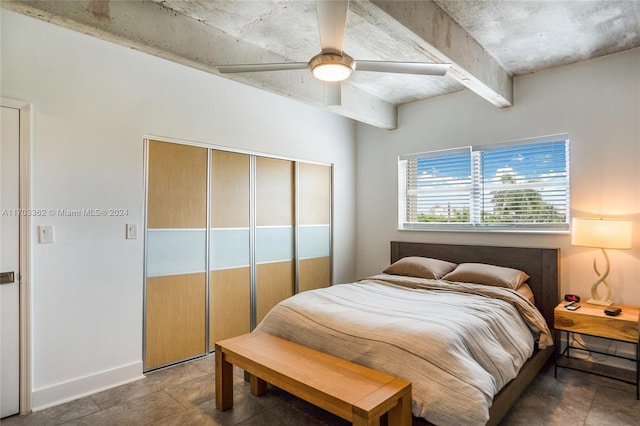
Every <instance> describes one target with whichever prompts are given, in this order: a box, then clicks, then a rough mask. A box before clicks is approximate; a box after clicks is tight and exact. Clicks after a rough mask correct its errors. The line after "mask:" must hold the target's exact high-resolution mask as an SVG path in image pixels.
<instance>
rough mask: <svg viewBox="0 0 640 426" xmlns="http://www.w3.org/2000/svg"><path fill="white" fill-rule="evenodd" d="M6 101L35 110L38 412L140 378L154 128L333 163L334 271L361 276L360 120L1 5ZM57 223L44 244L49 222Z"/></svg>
mask: <svg viewBox="0 0 640 426" xmlns="http://www.w3.org/2000/svg"><path fill="white" fill-rule="evenodd" d="M0 14H1V31H2V32H1V37H2V38H1V43H2V45H1V47H2V48H1V50H2V52H1V53H2V62H1V66H2V69H1V71H2V73H1V74H2V76H1V86H0V89H1V91H0V95H1V96H3V97H9V98H15V99H20V100H25V101H29V102H31V103H32V108H33V119H32V120H33V121H32V124H33V128H32V132H33V140H32V179H33V180H32V188H31V190H32V207H34V208H42V209H89V208H92V209H96V208H106V209H109V208H118V209H127V210H128V215H127V216H125V217H59V216H55V217H54V216H48V217H45V218H38V219H34V220H33V221H32V223H31V225H32V229H33V230H34V233H33V234H34V241H32V242H31V244H32V259H31V261H32V269H33V271H32V278H33V280H32V283H31V288H32V297H33V299H32V333H33V341H32V351H33V365H32V374H33V407H34V408H35V409H38V408H43V407H45V406H48V405H51V404H54V403H57V402H61V401H63V400H66V399H70V398H73V397H77V396H80V395H82V394H85V393H91V392H94V391H96V390H97V389H99V388H103V387H109V386H113V385H114V384H117V383H119V382H124V381H127V380H131V379H134V378H136V377H139V376H140V374H141V373H142V316H143V315H142V309H143V301H142V294H143V239H142V238H141V237H142V232H140V238H138V239H137V240H126V239H125V224H126V223H136V224H137V225H138V227H139V229H140V231H142V227H143V223H144V219H143V218H144V200H143V190H144V188H143V183H144V181H143V163H144V160H143V135H145V134H152V135H159V136H163V137H170V138H179V139H186V140H192V141H197V142H203V143H209V144H214V145H217V146H227V147H234V148H238V149H245V150H250V151H254V152H258V153H267V154H274V155H282V156H287V157H292V158H298V159H306V160H311V161H318V162H324V163H334V164H335V203H334V212H335V224H334V233H335V241H334V243H335V246H334V258H335V262H334V278H335V280H336V281H337V282H345V281H350V280H352V279H353V278H354V277H355V268H354V266H353V265H355V257H354V247H355V126H354V125H353V123H352V122H351V121H350V120H347V119H344V118H341V117H339V116H337V115H334V114H330V113H327V112H324V111H321V110H320V109H316V108H313V107H310V106H307V105H303V104H300V103H297V102H294V101H291V100H288V99H285V98H283V97H278V96H275V95H272V94H269V93H266V92H263V91H259V90H257V89H253V88H249V87H246V86H242V85H240V84H237V83H234V82H231V81H229V80H226V79H222V78H219V77H216V76H212V75H209V74H206V73H203V72H200V71H196V70H193V69H190V68H187V67H184V66H181V65H177V64H174V63H171V62H168V61H165V60H162V59H158V58H155V57H152V56H149V55H146V54H142V53H140V52H138V51H135V50H131V49H127V48H124V47H121V46H118V45H114V44H111V43H108V42H104V41H101V40H98V39H95V38H91V37H88V36H85V35H82V34H79V33H75V32H71V31H69V30H66V29H63V28H60V27H56V26H53V25H50V24H47V23H44V22H41V21H38V20H35V19H31V18H28V17H25V16H22V15H18V14H15V13H13V12H9V11H6V10H4V9H2V10H0ZM43 224H48V225H53V226H54V227H55V240H56V241H55V243H54V244H38V243H37V241H36V238H35V228H36V226H37V225H43Z"/></svg>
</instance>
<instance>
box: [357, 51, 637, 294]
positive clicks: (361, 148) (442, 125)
mask: <svg viewBox="0 0 640 426" xmlns="http://www.w3.org/2000/svg"><path fill="white" fill-rule="evenodd" d="M514 88H515V105H514V106H513V107H511V108H506V109H502V110H500V109H497V108H495V107H494V106H492V105H490V104H489V103H488V102H486V101H484V100H483V99H481V98H480V97H478V96H477V95H475V94H473V93H471V92H469V91H464V92H459V93H456V94H453V95H448V96H442V97H438V98H433V99H431V100H427V101H423V102H418V103H413V104H408V105H404V106H403V107H401V109H400V115H399V128H398V130H395V131H384V130H379V129H374V128H372V127H369V126H365V125H358V128H357V141H358V142H357V162H358V167H357V168H358V171H357V177H358V199H357V200H358V201H357V206H358V228H357V229H358V232H357V259H358V266H357V269H356V273H357V276H358V277H364V276H368V275H372V274H375V273H379V272H380V271H381V270H382V269H383V268H384V267H385V266H386V265H388V263H389V241H391V240H404V241H423V242H441V243H447V242H448V243H458V244H486V245H507V246H534V247H550V248H555V247H559V248H560V249H561V258H562V282H561V291H562V293H563V294H564V293H577V294H579V295H581V296H582V297H585V298H588V297H589V295H590V286H591V283H592V282H593V281H594V280H595V278H596V275H595V273H594V272H593V269H592V261H593V259H594V258H596V259H597V260H598V262H599V263H598V264H599V265H600V269H602V265H603V259H602V255H601V253H600V252H599V250H597V249H590V248H584V247H574V246H571V241H570V236H569V235H567V234H564V235H562V234H556V235H541V234H537V235H536V234H497V233H452V232H416V231H398V230H397V223H398V218H397V180H398V179H397V157H398V155H399V154H408V153H415V152H423V151H429V150H436V149H445V148H453V147H459V146H468V145H476V144H489V143H495V142H502V141H510V140H518V139H525V138H531V137H537V136H545V135H551V134H558V133H569V136H570V139H571V214H572V215H573V216H596V217H597V216H605V217H621V218H628V219H633V220H634V225H633V226H634V238H633V248H632V249H631V250H608V253H609V255H610V258H611V265H612V266H611V273H610V275H609V279H608V282H609V283H610V284H611V285H612V287H613V290H612V299H613V300H614V301H615V302H618V303H626V304H635V305H640V262H639V258H640V241H639V238H638V236H639V235H640V220H639V219H640V167H639V166H640V124H639V123H640V49H635V50H632V51H629V52H626V53H621V54H616V55H611V56H608V57H603V58H600V59H596V60H591V61H587V62H582V63H578V64H574V65H569V66H564V67H560V68H556V69H552V70H548V71H544V72H539V73H536V74H532V75H527V76H523V77H518V78H516V79H515V82H514Z"/></svg>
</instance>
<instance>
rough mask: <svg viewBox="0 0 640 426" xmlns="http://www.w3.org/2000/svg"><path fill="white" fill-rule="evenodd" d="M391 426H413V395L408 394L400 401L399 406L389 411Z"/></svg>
mask: <svg viewBox="0 0 640 426" xmlns="http://www.w3.org/2000/svg"><path fill="white" fill-rule="evenodd" d="M388 420H389V426H408V425H411V423H412V419H411V393H406V394H404V396H403V397H402V398H400V399H399V400H398V404H396V406H395V407H393V408H392V409H391V410H389V415H388Z"/></svg>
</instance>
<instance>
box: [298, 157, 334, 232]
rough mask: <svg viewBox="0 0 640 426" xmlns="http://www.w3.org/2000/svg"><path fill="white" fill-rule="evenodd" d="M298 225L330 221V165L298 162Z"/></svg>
mask: <svg viewBox="0 0 640 426" xmlns="http://www.w3.org/2000/svg"><path fill="white" fill-rule="evenodd" d="M298 172H299V176H298V185H299V188H298V197H299V201H298V206H299V209H300V211H299V213H298V218H299V220H300V225H320V224H323V225H324V224H326V225H328V224H329V223H331V167H330V166H323V165H320V164H309V163H298Z"/></svg>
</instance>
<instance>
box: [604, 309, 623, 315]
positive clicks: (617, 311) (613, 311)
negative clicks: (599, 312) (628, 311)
mask: <svg viewBox="0 0 640 426" xmlns="http://www.w3.org/2000/svg"><path fill="white" fill-rule="evenodd" d="M620 312H622V309H620V308H612V307H608V308H604V313H605V314H607V315H609V316H612V317H615V316H616V315H620Z"/></svg>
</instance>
